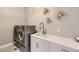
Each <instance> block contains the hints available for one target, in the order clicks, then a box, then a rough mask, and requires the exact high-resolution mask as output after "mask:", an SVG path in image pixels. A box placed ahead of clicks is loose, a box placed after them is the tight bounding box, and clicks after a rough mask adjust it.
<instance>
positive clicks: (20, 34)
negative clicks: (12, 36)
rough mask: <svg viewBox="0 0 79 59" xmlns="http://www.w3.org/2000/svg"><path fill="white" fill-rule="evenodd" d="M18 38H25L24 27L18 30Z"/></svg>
mask: <svg viewBox="0 0 79 59" xmlns="http://www.w3.org/2000/svg"><path fill="white" fill-rule="evenodd" d="M18 38H19V41H22V40H23V39H24V31H23V30H22V29H19V30H18Z"/></svg>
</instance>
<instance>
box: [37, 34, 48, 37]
mask: <svg viewBox="0 0 79 59" xmlns="http://www.w3.org/2000/svg"><path fill="white" fill-rule="evenodd" d="M36 35H37V36H43V37H45V36H47V34H41V33H36Z"/></svg>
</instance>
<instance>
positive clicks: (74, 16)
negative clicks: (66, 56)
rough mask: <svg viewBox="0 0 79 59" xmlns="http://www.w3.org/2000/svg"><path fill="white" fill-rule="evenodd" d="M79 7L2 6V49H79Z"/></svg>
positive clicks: (48, 50) (0, 33)
mask: <svg viewBox="0 0 79 59" xmlns="http://www.w3.org/2000/svg"><path fill="white" fill-rule="evenodd" d="M78 15H79V7H0V52H79V33H78V30H79V28H78V27H77V26H78V25H79V20H78V19H79V16H78Z"/></svg>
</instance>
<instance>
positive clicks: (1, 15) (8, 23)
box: [0, 7, 25, 45]
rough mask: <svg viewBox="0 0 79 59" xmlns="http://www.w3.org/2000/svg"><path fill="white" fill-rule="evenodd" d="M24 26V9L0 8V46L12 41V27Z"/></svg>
mask: <svg viewBox="0 0 79 59" xmlns="http://www.w3.org/2000/svg"><path fill="white" fill-rule="evenodd" d="M18 24H23V25H24V24H25V15H24V8H20V7H12V8H11V7H4V8H2V7H0V45H4V44H7V43H10V42H12V41H13V26H14V25H18Z"/></svg>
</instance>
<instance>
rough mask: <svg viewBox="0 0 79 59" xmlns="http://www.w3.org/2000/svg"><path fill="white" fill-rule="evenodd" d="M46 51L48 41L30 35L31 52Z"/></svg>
mask: <svg viewBox="0 0 79 59" xmlns="http://www.w3.org/2000/svg"><path fill="white" fill-rule="evenodd" d="M47 51H48V41H46V40H43V39H40V38H37V37H31V52H47Z"/></svg>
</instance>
